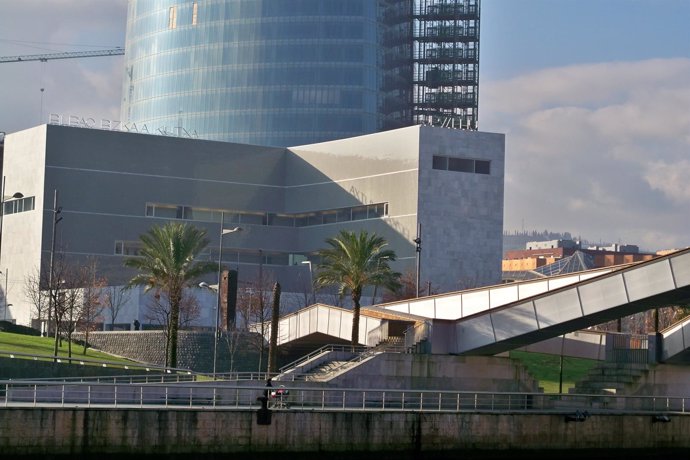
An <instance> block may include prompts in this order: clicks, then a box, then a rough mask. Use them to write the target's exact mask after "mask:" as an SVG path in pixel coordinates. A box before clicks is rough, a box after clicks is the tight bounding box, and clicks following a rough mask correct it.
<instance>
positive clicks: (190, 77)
mask: <svg viewBox="0 0 690 460" xmlns="http://www.w3.org/2000/svg"><path fill="white" fill-rule="evenodd" d="M479 17H480V2H479V0H347V1H343V0H251V1H248V0H212V1H196V0H145V1H144V0H130V1H129V10H128V17H127V37H126V45H125V46H126V54H125V69H124V70H125V71H124V74H123V76H124V80H123V91H122V94H123V102H122V114H121V119H122V120H123V121H124V122H125V123H135V124H137V125H148V126H155V127H161V126H167V127H169V128H170V129H174V127H178V128H181V129H184V130H185V131H186V132H188V133H190V134H193V135H198V137H199V138H202V139H209V140H223V141H231V142H241V143H245V144H257V145H271V146H282V147H286V146H291V145H300V144H307V143H314V142H322V141H330V140H334V139H341V138H347V137H352V136H358V135H363V134H369V133H374V132H378V131H382V130H387V129H391V128H399V127H404V126H410V125H412V124H432V125H438V126H441V125H443V126H452V127H457V128H464V129H470V130H475V129H477V109H478V89H479Z"/></svg>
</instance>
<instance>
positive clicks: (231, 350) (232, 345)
mask: <svg viewBox="0 0 690 460" xmlns="http://www.w3.org/2000/svg"><path fill="white" fill-rule="evenodd" d="M241 336H242V332H241V331H239V330H238V329H237V328H234V327H233V328H230V329H229V330H227V331H226V332H224V333H223V334H222V335H221V337H222V339H223V342H224V343H225V346H226V348H227V350H228V357H229V358H230V366H229V369H228V372H234V371H235V355H236V354H237V350H238V348H239V344H240V337H241Z"/></svg>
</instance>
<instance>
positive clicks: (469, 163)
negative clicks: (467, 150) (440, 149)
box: [432, 155, 491, 174]
mask: <svg viewBox="0 0 690 460" xmlns="http://www.w3.org/2000/svg"><path fill="white" fill-rule="evenodd" d="M432 167H433V168H434V169H441V170H444V171H458V172H466V173H474V174H491V162H490V161H488V160H473V159H471V158H458V157H447V156H442V155H434V160H433V166H432Z"/></svg>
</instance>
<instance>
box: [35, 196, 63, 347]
mask: <svg viewBox="0 0 690 460" xmlns="http://www.w3.org/2000/svg"><path fill="white" fill-rule="evenodd" d="M57 203H58V191H57V189H55V193H54V195H53V237H52V239H51V241H50V268H49V271H48V327H47V330H48V334H49V335H50V320H51V315H52V313H53V307H54V305H55V299H54V297H55V296H56V295H57V293H55V294H54V295H53V272H54V271H55V265H54V264H55V230H56V229H57V224H58V223H59V222H60V221H61V220H62V217H58V214H60V213H61V212H62V206H58V205H57ZM39 290H40V289H39ZM55 322H56V324H55V335H56V337H57V331H58V325H57V314H56V315H55ZM56 343H57V338H56Z"/></svg>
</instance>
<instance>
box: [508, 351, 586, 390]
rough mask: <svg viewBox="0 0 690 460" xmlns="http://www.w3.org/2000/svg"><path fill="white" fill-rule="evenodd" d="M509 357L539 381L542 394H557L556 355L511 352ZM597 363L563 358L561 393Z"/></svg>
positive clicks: (557, 370) (557, 372)
mask: <svg viewBox="0 0 690 460" xmlns="http://www.w3.org/2000/svg"><path fill="white" fill-rule="evenodd" d="M510 357H511V358H513V359H517V360H519V361H521V362H522V363H523V364H524V365H525V366H527V369H528V370H529V372H530V374H532V375H533V376H534V378H536V379H537V380H538V381H539V386H541V387H543V388H544V393H558V380H559V360H560V356H558V355H548V354H544V353H531V352H527V351H511V352H510ZM597 363H598V361H597V360H594V359H584V358H572V357H569V356H564V357H563V393H567V392H568V389H569V388H572V387H573V386H575V382H577V381H579V380H581V379H583V378H584V377H585V376H586V375H587V372H589V370H590V369H592V368H593V367H594V366H596V365H597Z"/></svg>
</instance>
